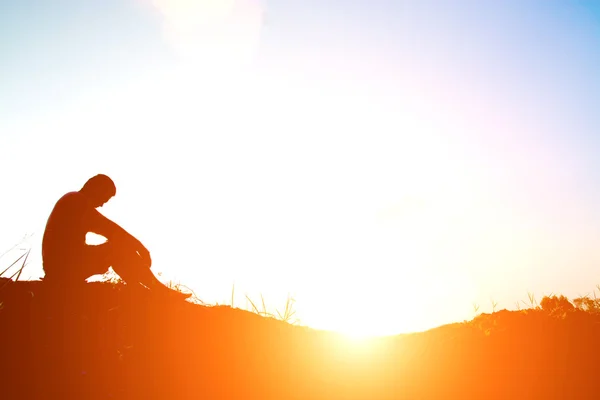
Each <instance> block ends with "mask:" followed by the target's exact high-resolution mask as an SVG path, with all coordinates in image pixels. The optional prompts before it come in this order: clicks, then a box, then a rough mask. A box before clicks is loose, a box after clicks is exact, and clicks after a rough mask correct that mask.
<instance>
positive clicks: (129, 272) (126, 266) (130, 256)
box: [111, 245, 189, 297]
mask: <svg viewBox="0 0 600 400" xmlns="http://www.w3.org/2000/svg"><path fill="white" fill-rule="evenodd" d="M111 266H112V268H113V270H114V271H115V272H116V273H117V275H119V277H121V279H123V280H124V281H125V282H126V283H127V284H128V285H136V284H140V283H141V284H142V285H144V286H146V287H147V288H149V289H150V290H152V291H153V292H164V293H169V294H180V295H181V296H182V297H189V296H188V295H186V294H183V293H179V292H177V291H175V290H172V289H170V288H168V287H167V286H165V285H163V283H162V282H161V281H159V280H158V279H157V278H156V277H155V276H154V274H153V273H152V271H151V270H150V267H149V266H148V265H147V263H146V262H145V261H144V260H143V259H142V258H141V257H140V255H139V254H138V253H137V252H135V251H129V250H126V249H119V246H117V245H113V246H112V259H111ZM173 292H175V293H173Z"/></svg>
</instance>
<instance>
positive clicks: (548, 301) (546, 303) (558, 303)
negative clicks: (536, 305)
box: [540, 295, 575, 314]
mask: <svg viewBox="0 0 600 400" xmlns="http://www.w3.org/2000/svg"><path fill="white" fill-rule="evenodd" d="M540 306H541V307H542V310H544V311H545V312H547V313H549V314H563V313H566V312H569V311H573V310H575V306H574V305H573V304H571V302H570V301H569V299H567V298H566V297H565V296H562V295H561V296H558V297H557V296H551V297H548V296H544V298H543V299H542V301H541V302H540Z"/></svg>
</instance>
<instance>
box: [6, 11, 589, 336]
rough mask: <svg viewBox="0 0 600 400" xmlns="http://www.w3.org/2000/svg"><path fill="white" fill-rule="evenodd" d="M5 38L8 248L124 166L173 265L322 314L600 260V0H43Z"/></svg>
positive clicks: (391, 311)
mask: <svg viewBox="0 0 600 400" xmlns="http://www.w3.org/2000/svg"><path fill="white" fill-rule="evenodd" d="M0 54H2V59H1V61H0V171H2V173H1V175H0V177H1V180H0V182H1V183H2V194H3V196H2V201H1V203H0V227H1V229H0V254H2V252H3V250H4V249H5V250H8V249H10V248H12V246H13V245H15V244H17V243H20V241H21V240H22V238H23V237H27V240H26V243H25V244H24V246H26V247H27V246H30V247H31V249H32V253H31V258H30V259H29V261H28V265H27V267H26V269H25V270H24V277H25V278H31V279H36V278H39V277H40V276H42V275H43V271H42V263H41V250H40V243H41V237H42V235H43V229H44V224H45V222H46V219H47V217H48V215H49V213H50V211H51V209H52V207H53V205H54V203H55V202H56V200H57V199H58V198H59V197H60V196H61V195H62V194H64V193H66V192H68V191H72V190H78V189H79V188H80V187H81V186H82V185H83V183H84V182H85V181H86V180H87V179H88V178H89V177H91V176H93V175H95V174H97V173H105V174H108V175H109V176H111V177H112V178H113V180H114V181H115V183H116V185H117V196H116V197H115V198H114V199H112V200H111V201H110V202H109V203H108V204H106V205H105V206H104V207H102V208H101V209H100V211H101V212H102V213H103V214H104V215H106V216H107V217H109V218H111V219H113V220H115V221H116V222H118V223H119V224H121V225H122V226H123V227H124V228H125V229H127V230H128V231H129V232H131V233H132V234H134V235H135V236H136V237H138V238H139V239H140V240H141V241H142V242H143V243H144V244H145V245H146V247H148V248H149V249H150V251H151V254H152V256H153V260H154V264H153V271H155V272H157V273H158V272H160V273H161V279H163V280H164V281H167V280H174V281H176V282H181V283H183V284H185V285H187V286H188V287H190V288H192V289H193V290H194V291H195V292H196V293H197V295H198V296H199V297H200V298H201V299H202V300H204V301H206V302H209V303H215V302H219V303H230V302H231V294H232V288H235V290H234V305H235V306H240V307H244V306H246V304H247V301H246V298H245V295H246V294H247V295H248V296H249V297H250V298H252V299H254V300H257V299H260V296H261V295H262V296H264V298H265V302H266V303H267V305H268V306H269V307H272V308H281V307H282V306H283V304H284V302H285V299H286V297H287V296H288V295H292V296H293V297H294V298H295V308H296V310H297V313H298V314H297V316H298V317H299V318H300V320H301V323H303V324H306V325H309V326H313V327H316V328H319V329H334V330H340V331H343V332H347V333H349V334H357V335H371V334H393V333H400V332H410V331H419V330H426V329H429V328H433V327H435V326H438V325H441V324H445V323H451V322H455V321H463V320H466V319H470V318H472V317H473V316H474V314H475V308H476V307H479V311H484V312H490V311H492V310H493V309H494V307H493V306H492V304H493V303H497V304H498V305H497V306H496V309H501V308H508V309H514V308H516V307H517V305H518V304H519V302H521V301H525V302H528V293H532V294H535V295H536V296H537V299H538V300H540V299H541V297H542V296H543V295H544V294H551V293H555V294H556V293H560V294H564V295H566V296H568V297H576V296H579V295H586V294H590V293H592V291H593V290H594V289H595V287H596V285H597V284H600V279H599V278H598V271H599V269H598V265H600V246H599V245H600V228H598V227H600V189H599V188H598V185H597V182H599V181H600V180H599V179H600V164H599V161H598V160H599V159H600V158H599V157H598V154H600V136H599V135H598V132H600V113H598V112H597V110H598V109H600V74H599V73H598V71H600V6H599V5H598V2H595V1H549V0H544V1H541V0H540V1H533V0H527V1H522V0H519V1H516V0H507V1H502V2H496V1H454V2H445V1H427V0H425V1H418V2H417V1H383V0H369V1H366V0H357V1H338V0H335V1H334V0H331V1H327V0H320V1H316V0H307V1H303V2H288V1H275V0H271V1H269V0H263V1H259V0H221V1H217V0H196V1H192V0H154V1H151V0H120V1H117V0H106V1H103V2H96V1H67V0H63V1H60V2H52V3H51V2H46V1H33V0H23V1H19V2H0ZM94 240H98V238H90V241H91V243H94ZM19 251H21V250H20V249H19V248H17V249H15V250H14V251H12V252H9V253H8V254H5V255H4V256H3V257H2V258H0V266H1V265H3V264H7V263H10V262H11V261H12V260H13V259H14V258H16V257H17V256H18V255H19ZM596 290H597V289H596ZM599 294H600V293H599ZM520 304H521V306H523V303H522V302H521V303H520Z"/></svg>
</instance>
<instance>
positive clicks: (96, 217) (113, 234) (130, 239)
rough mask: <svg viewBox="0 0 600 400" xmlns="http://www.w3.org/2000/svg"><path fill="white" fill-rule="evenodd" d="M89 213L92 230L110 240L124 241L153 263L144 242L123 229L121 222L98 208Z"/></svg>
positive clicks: (90, 228) (89, 227) (89, 226)
mask: <svg viewBox="0 0 600 400" xmlns="http://www.w3.org/2000/svg"><path fill="white" fill-rule="evenodd" d="M88 215H89V221H88V229H89V230H90V232H93V233H96V234H98V235H102V236H104V237H105V238H107V239H108V240H115V241H117V242H123V243H125V244H126V245H128V246H131V247H132V248H133V249H134V250H135V251H137V252H138V253H139V254H140V256H142V258H143V259H144V260H147V261H148V263H149V264H151V263H152V260H151V258H150V252H149V251H148V249H147V248H146V247H145V246H144V245H143V244H142V242H140V241H139V240H138V239H137V238H136V237H134V236H133V235H132V234H130V233H129V232H127V231H126V230H125V229H123V228H122V227H121V226H120V225H119V224H117V223H116V222H113V221H111V220H110V219H108V218H107V217H105V216H104V215H102V214H101V213H100V212H99V211H98V210H96V209H92V210H91V212H90V213H89V214H88Z"/></svg>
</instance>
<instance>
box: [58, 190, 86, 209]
mask: <svg viewBox="0 0 600 400" xmlns="http://www.w3.org/2000/svg"><path fill="white" fill-rule="evenodd" d="M86 204H87V199H86V198H85V196H84V195H83V194H81V193H80V192H69V193H65V194H64V195H63V196H62V197H61V198H60V199H58V201H57V202H56V205H60V206H67V207H77V206H79V207H85V206H86Z"/></svg>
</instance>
